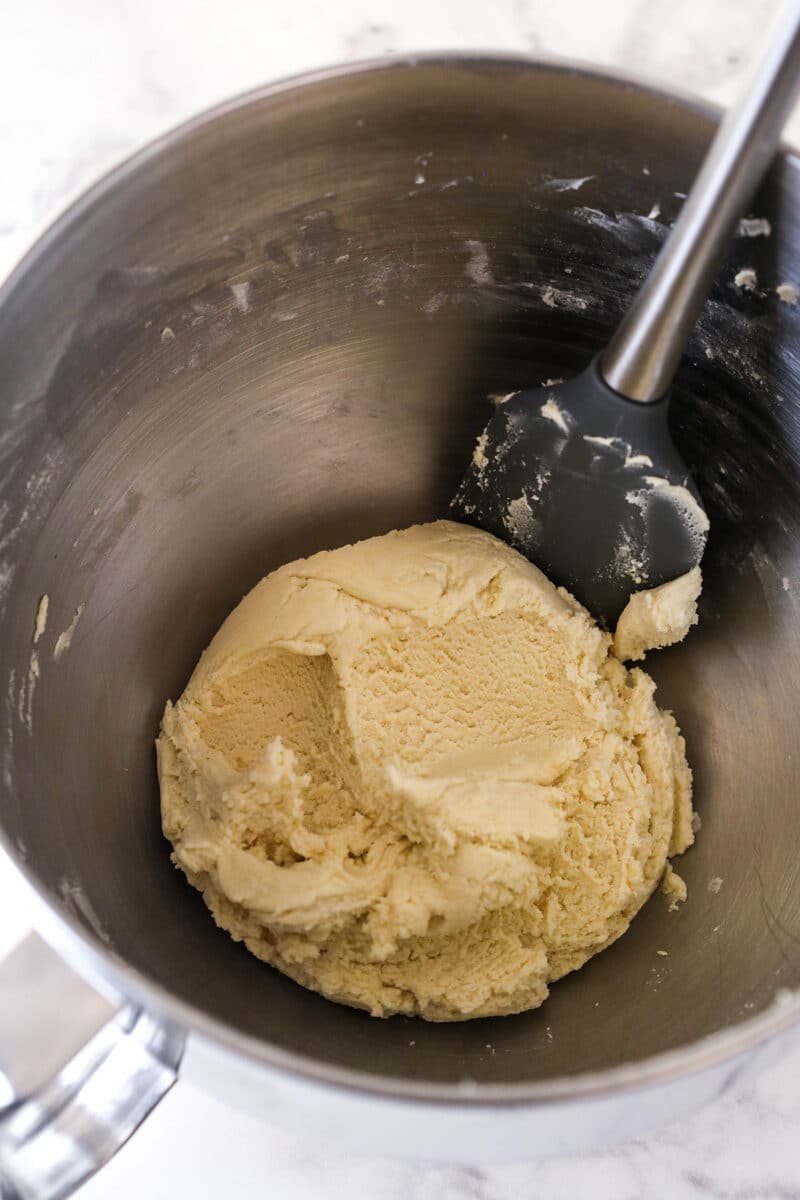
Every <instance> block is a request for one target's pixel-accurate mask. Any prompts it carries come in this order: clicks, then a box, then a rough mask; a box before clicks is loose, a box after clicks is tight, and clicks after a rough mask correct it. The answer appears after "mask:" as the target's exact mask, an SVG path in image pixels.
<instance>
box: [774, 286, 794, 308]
mask: <svg viewBox="0 0 800 1200" xmlns="http://www.w3.org/2000/svg"><path fill="white" fill-rule="evenodd" d="M775 291H776V292H777V295H778V299H779V300H781V301H782V302H783V303H784V304H797V299H798V292H797V288H796V287H795V285H794V284H793V283H779V284H778V286H777V287H776V288H775Z"/></svg>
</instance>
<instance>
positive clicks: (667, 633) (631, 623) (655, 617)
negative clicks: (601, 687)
mask: <svg viewBox="0 0 800 1200" xmlns="http://www.w3.org/2000/svg"><path fill="white" fill-rule="evenodd" d="M702 586H703V576H702V574H701V571H700V568H699V567H693V568H692V570H691V571H687V572H686V574H685V575H681V576H680V578H679V579H672V580H670V582H669V583H662V584H661V586H660V587H655V588H649V589H648V590H647V591H643V592H634V594H633V595H632V596H631V598H630V600H629V601H628V603H627V604H626V606H625V608H624V609H623V611H622V615H621V616H620V618H619V621H618V622H617V628H616V632H615V633H614V653H615V654H616V656H617V658H619V659H620V660H621V661H622V662H630V661H635V660H637V659H641V658H644V656H645V654H646V653H647V651H648V650H658V649H663V647H664V646H672V645H673V644H674V643H675V642H680V641H682V639H683V638H685V637H686V634H687V633H688V632H689V630H690V629H691V627H692V626H693V625H696V624H697V599H698V597H699V595H700V591H701V589H702Z"/></svg>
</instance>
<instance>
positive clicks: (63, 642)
mask: <svg viewBox="0 0 800 1200" xmlns="http://www.w3.org/2000/svg"><path fill="white" fill-rule="evenodd" d="M83 609H84V606H83V604H79V605H78V607H77V608H76V609H75V612H74V614H73V617H72V620H71V621H70V623H69V625H68V626H67V628H66V629H65V630H64V632H63V633H60V634H59V635H58V637H57V638H56V644H55V647H54V648H53V659H54V660H55V661H56V662H58V660H59V659H60V658H62V657H63V655H65V654H66V653H67V651H68V650H69V648H70V646H71V645H72V639H73V637H74V636H75V630H76V629H77V628H78V622H79V621H80V619H81V615H82V613H83Z"/></svg>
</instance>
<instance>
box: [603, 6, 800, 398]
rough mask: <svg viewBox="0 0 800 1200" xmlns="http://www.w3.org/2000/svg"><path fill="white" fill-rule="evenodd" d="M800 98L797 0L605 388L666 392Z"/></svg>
mask: <svg viewBox="0 0 800 1200" xmlns="http://www.w3.org/2000/svg"><path fill="white" fill-rule="evenodd" d="M798 92H800V0H791V2H790V3H789V4H788V5H787V6H786V7H785V8H784V9H783V10H782V11H781V13H780V14H779V16H778V18H777V20H776V22H775V24H774V25H773V27H772V31H771V36H770V37H769V38H768V39H767V50H766V53H765V54H764V56H763V58H762V59H761V60H760V61H759V62H758V64H757V65H756V68H755V70H754V71H753V73H752V75H751V77H750V79H749V81H748V84H747V86H746V87H745V90H744V94H743V95H742V97H741V99H740V100H739V102H738V103H737V104H736V105H735V106H734V107H733V108H732V109H730V111H729V112H728V114H727V115H726V117H725V119H724V120H723V122H722V124H721V125H720V128H719V130H718V132H717V135H716V137H715V138H714V141H713V142H712V144H711V149H710V150H709V152H708V155H707V156H706V159H705V162H704V163H703V166H702V168H701V170H700V173H699V175H698V176H697V179H696V181H695V183H694V186H693V187H692V190H691V192H690V193H689V196H688V198H687V200H686V203H685V204H684V206H683V209H682V210H681V214H680V216H679V217H678V220H677V221H676V222H675V226H674V228H673V230H672V232H671V234H670V235H669V237H668V239H667V241H666V242H665V244H664V246H663V248H662V250H661V253H660V254H659V256H658V258H657V260H656V263H655V266H654V267H653V270H652V271H651V272H650V274H649V276H648V278H647V280H646V281H645V283H644V284H643V285H642V287H641V289H640V290H639V292H638V293H637V295H636V298H635V300H634V301H633V304H632V305H631V307H630V309H629V310H628V312H627V314H626V316H625V317H624V318H623V320H622V322H621V324H620V326H619V328H618V329H617V331H616V333H615V334H614V337H613V338H612V339H611V342H610V344H609V346H608V348H607V350H606V351H605V353H604V354H603V356H602V358H601V360H600V369H601V372H602V374H603V376H604V378H605V380H606V382H607V383H608V384H609V386H610V387H612V388H614V390H615V391H616V392H618V393H619V394H620V395H622V396H626V397H628V399H630V400H638V401H640V402H641V403H643V404H647V403H650V402H651V401H654V400H660V399H661V398H662V396H664V395H665V394H666V392H667V390H668V389H669V386H670V384H671V383H672V380H673V377H674V375H675V372H676V370H677V368H678V363H679V362H680V359H681V356H682V354H683V351H684V348H685V346H686V343H687V341H688V339H689V335H690V334H691V331H692V328H693V327H694V324H695V321H696V319H697V316H698V313H699V311H700V308H701V307H702V304H703V301H704V300H705V297H706V295H707V293H708V289H709V287H710V286H711V281H712V279H713V276H714V273H715V271H716V269H717V266H718V264H719V260H720V258H721V257H722V254H723V252H724V249H725V246H726V244H727V242H728V239H729V237H730V234H731V232H732V229H733V224H734V222H735V221H736V219H737V218H738V217H740V216H741V214H742V212H743V211H744V210H745V208H746V206H747V204H748V203H749V201H750V200H751V199H752V196H753V193H754V192H755V190H756V188H757V187H758V184H759V182H760V180H761V177H762V175H763V174H764V172H765V171H766V169H767V167H768V166H769V163H770V160H771V159H772V156H773V154H774V153H775V150H776V148H777V145H778V141H779V139H780V134H781V130H782V129H783V126H784V124H785V122H786V118H787V116H788V114H789V112H790V111H791V108H792V105H793V103H794V101H795V98H796V97H797V95H798Z"/></svg>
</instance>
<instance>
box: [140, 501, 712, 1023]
mask: <svg viewBox="0 0 800 1200" xmlns="http://www.w3.org/2000/svg"><path fill="white" fill-rule="evenodd" d="M654 690H655V686H654V684H653V681H652V680H651V679H650V677H649V676H648V675H647V674H645V673H644V672H643V671H641V670H639V669H634V670H630V671H629V670H627V669H626V668H625V667H624V666H623V664H622V663H621V662H620V661H619V659H618V658H617V657H616V656H615V655H614V654H613V653H612V639H611V637H610V636H609V635H608V634H605V633H603V632H601V630H600V629H599V628H598V627H597V626H596V625H595V623H594V621H593V620H592V619H591V617H590V616H589V615H588V613H587V612H586V611H585V610H584V609H583V608H581V606H580V605H579V604H577V602H576V601H575V600H573V599H572V598H571V597H570V596H569V595H568V594H567V593H566V592H564V591H563V590H557V589H556V588H555V587H553V585H552V584H551V583H549V582H548V580H547V579H546V578H545V577H544V575H542V573H541V572H540V571H539V570H537V568H536V567H534V566H532V564H531V563H529V562H528V561H527V560H526V559H525V558H523V557H522V556H521V555H519V554H518V553H517V552H516V551H514V550H512V549H510V548H509V547H508V546H507V545H505V544H504V543H502V542H500V541H497V540H496V539H495V538H493V537H491V536H490V535H488V534H486V533H483V532H481V531H479V530H476V529H472V528H470V527H468V526H465V525H458V524H455V523H452V522H449V521H441V522H437V523H435V524H431V525H421V526H415V527H413V528H411V529H406V530H403V531H402V532H396V533H390V534H387V535H386V536H384V537H377V538H372V539H370V540H369V541H365V542H360V543H358V544H356V545H353V546H345V547H343V548H342V549H339V550H334V551H331V552H326V553H321V554H316V555H314V556H313V557H312V558H309V559H304V560H300V561H298V562H293V563H289V564H288V565H286V566H284V567H281V568H280V569H279V570H277V571H274V572H273V573H272V574H271V575H269V576H267V578H266V579H264V580H262V582H261V583H259V584H258V585H257V586H256V587H255V588H254V589H253V591H251V592H250V594H249V595H248V596H246V597H245V599H244V600H243V601H242V602H241V604H240V605H239V606H238V608H237V609H236V610H235V611H234V612H233V613H232V614H231V616H230V617H229V618H228V619H227V621H226V622H225V623H224V625H223V626H222V628H221V629H220V631H219V633H218V634H217V635H216V637H215V638H214V640H213V641H212V643H211V645H210V646H209V647H208V649H207V650H206V651H205V653H204V654H203V656H202V658H201V660H200V662H199V664H198V666H197V668H196V670H195V672H194V674H193V675H192V678H191V680H190V681H189V684H188V686H187V688H186V690H185V692H184V693H183V695H182V696H181V698H180V700H179V701H178V702H177V703H176V704H175V705H174V706H173V705H172V704H168V705H167V707H166V711H165V713H164V718H163V724H162V728H161V733H160V736H159V739H158V766H159V778H160V782H161V798H162V814H163V824H164V831H165V833H166V835H167V837H168V838H169V839H170V841H171V842H172V844H173V859H174V861H175V863H176V864H177V865H178V866H179V867H180V868H181V869H182V870H183V871H184V872H185V873H186V875H187V877H188V879H189V880H190V882H191V883H192V884H194V886H195V887H197V888H199V889H200V891H201V892H202V893H203V896H204V898H205V901H206V903H207V905H208V907H209V908H210V909H211V912H212V913H213V915H214V918H215V919H216V921H217V923H218V924H219V925H221V926H222V927H223V928H224V929H226V930H227V931H228V932H229V933H230V934H231V935H232V936H233V937H234V938H236V939H237V940H239V939H241V940H243V941H244V942H245V944H246V945H247V947H248V948H249V949H250V950H251V951H252V952H253V953H254V954H255V955H257V956H258V957H259V958H262V959H264V960H265V961H266V962H268V963H271V964H272V965H273V966H275V967H277V968H279V969H280V970H281V971H284V972H286V974H287V975H290V976H291V977H292V978H293V979H296V980H297V981H299V982H300V983H301V984H304V985H305V986H306V987H309V988H314V989H316V990H317V991H319V992H321V993H323V994H324V995H325V996H328V997H330V998H331V999H333V1000H338V1001H340V1002H342V1003H344V1004H350V1005H355V1006H356V1007H359V1008H364V1009H367V1010H368V1011H369V1012H371V1013H373V1014H375V1015H376V1016H388V1015H390V1014H392V1013H406V1014H419V1015H421V1016H423V1017H426V1018H429V1019H431V1020H438V1021H450V1020H457V1019H461V1018H465V1017H479V1016H488V1015H493V1014H502V1013H514V1012H519V1011H520V1010H523V1009H528V1008H533V1007H536V1006H537V1005H539V1004H541V1003H542V1001H543V1000H544V999H545V997H546V996H547V993H548V985H549V984H550V983H551V982H552V981H553V980H556V979H558V978H559V977H560V976H562V975H564V974H566V973H567V972H568V971H574V970H575V969H576V968H578V967H580V966H581V965H582V964H583V963H585V962H586V960H587V959H588V958H590V957H591V956H592V955H593V954H597V953H598V951H600V950H603V949H604V948H605V947H606V946H608V945H609V943H611V942H613V941H614V940H615V939H616V938H618V937H619V936H620V934H622V933H624V931H625V930H626V929H627V927H628V925H629V923H630V921H631V919H632V918H633V917H634V915H635V914H636V913H637V912H638V910H639V909H640V908H641V906H642V904H644V902H645V900H647V898H648V896H650V894H651V893H652V892H653V890H654V889H655V888H656V887H657V885H658V883H659V881H660V880H661V878H662V876H663V875H664V871H665V866H666V864H667V859H668V856H670V855H674V854H679V853H680V852H681V851H683V850H685V849H686V847H687V846H688V845H689V844H690V843H691V842H692V840H693V833H692V810H691V773H690V770H689V767H688V765H687V762H686V757H685V751H684V743H683V739H682V737H681V735H680V733H679V731H678V728H677V726H676V724H675V721H674V720H673V718H672V716H671V715H670V714H669V713H666V712H662V711H660V710H659V709H658V707H657V706H656V703H655V700H654V697H653V693H654Z"/></svg>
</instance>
